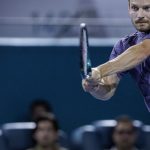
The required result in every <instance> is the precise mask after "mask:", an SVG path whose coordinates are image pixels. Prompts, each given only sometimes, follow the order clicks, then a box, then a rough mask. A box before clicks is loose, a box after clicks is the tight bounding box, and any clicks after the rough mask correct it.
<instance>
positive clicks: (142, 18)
mask: <svg viewBox="0 0 150 150" xmlns="http://www.w3.org/2000/svg"><path fill="white" fill-rule="evenodd" d="M129 14H130V17H131V20H132V23H133V25H134V26H135V28H136V29H137V30H138V31H141V32H148V31H150V0H130V3H129Z"/></svg>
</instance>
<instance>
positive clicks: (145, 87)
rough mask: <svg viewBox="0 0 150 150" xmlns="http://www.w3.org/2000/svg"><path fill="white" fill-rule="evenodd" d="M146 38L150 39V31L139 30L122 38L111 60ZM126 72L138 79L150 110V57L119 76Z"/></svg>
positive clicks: (119, 74) (112, 53)
mask: <svg viewBox="0 0 150 150" xmlns="http://www.w3.org/2000/svg"><path fill="white" fill-rule="evenodd" d="M145 39H150V33H144V32H138V31H137V32H135V33H134V34H131V35H129V36H126V37H125V38H122V39H121V40H120V41H119V42H118V43H117V44H115V46H114V48H113V50H112V52H111V55H110V60H111V59H113V58H115V57H117V56H118V55H120V54H121V53H122V52H124V51H125V50H127V49H128V48H129V47H131V46H133V45H136V44H138V43H139V42H141V41H143V40H145ZM126 73H129V74H130V75H131V76H132V78H133V79H134V80H135V81H136V83H137V85H138V87H139V89H140V91H141V93H142V95H143V96H144V102H145V104H146V106H147V108H148V110H149V112H150V57H148V58H147V59H146V60H144V61H143V62H142V63H141V64H139V65H137V66H136V67H134V68H133V69H130V70H127V71H125V72H121V73H118V76H119V78H121V77H122V76H124V75H125V74H126Z"/></svg>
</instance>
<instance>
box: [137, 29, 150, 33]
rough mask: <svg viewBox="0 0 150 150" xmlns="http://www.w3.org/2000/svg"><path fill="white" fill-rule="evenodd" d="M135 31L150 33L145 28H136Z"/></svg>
mask: <svg viewBox="0 0 150 150" xmlns="http://www.w3.org/2000/svg"><path fill="white" fill-rule="evenodd" d="M136 29H137V30H138V31H140V32H145V33H147V32H150V29H145V28H136Z"/></svg>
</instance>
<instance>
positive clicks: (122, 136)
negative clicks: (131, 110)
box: [113, 122, 136, 148]
mask: <svg viewBox="0 0 150 150" xmlns="http://www.w3.org/2000/svg"><path fill="white" fill-rule="evenodd" d="M113 140H114V142H115V144H116V146H119V147H120V148H128V147H132V146H134V143H135V141H136V133H135V131H134V129H133V126H132V124H131V123H128V122H127V123H125V122H122V123H119V124H118V125H117V126H116V128H115V131H114V134H113Z"/></svg>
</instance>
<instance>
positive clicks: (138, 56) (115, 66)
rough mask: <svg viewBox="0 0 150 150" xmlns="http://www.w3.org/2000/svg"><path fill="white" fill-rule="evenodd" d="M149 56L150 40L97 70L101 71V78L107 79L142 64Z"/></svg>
mask: <svg viewBox="0 0 150 150" xmlns="http://www.w3.org/2000/svg"><path fill="white" fill-rule="evenodd" d="M149 55H150V40H146V41H145V42H142V43H140V44H137V45H135V46H132V47H130V48H129V49H127V50H126V51H125V52H123V53H122V54H121V55H119V56H118V57H116V58H115V59H113V60H110V61H108V62H106V63H104V64H102V65H100V66H98V67H97V69H98V70H99V71H100V73H101V77H105V76H108V75H111V74H114V73H118V72H122V71H126V70H129V69H131V68H133V67H135V66H137V65H138V64H140V63H141V62H142V61H144V60H145V59H146V58H147V57H148V56H149Z"/></svg>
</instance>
